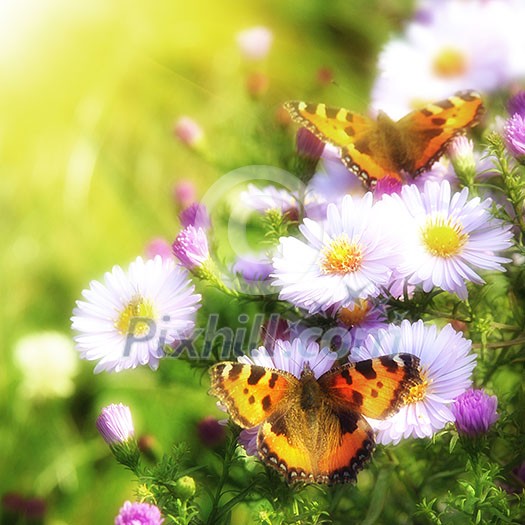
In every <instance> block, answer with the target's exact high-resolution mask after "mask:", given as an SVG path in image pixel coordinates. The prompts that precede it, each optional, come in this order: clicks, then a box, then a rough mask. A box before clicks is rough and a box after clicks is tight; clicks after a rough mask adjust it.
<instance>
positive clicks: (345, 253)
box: [321, 233, 363, 274]
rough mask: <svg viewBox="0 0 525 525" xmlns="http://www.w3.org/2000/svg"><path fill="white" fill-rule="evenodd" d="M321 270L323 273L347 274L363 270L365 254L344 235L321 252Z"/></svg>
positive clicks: (333, 240)
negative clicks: (362, 263)
mask: <svg viewBox="0 0 525 525" xmlns="http://www.w3.org/2000/svg"><path fill="white" fill-rule="evenodd" d="M321 254H322V260H321V270H322V272H323V273H339V274H346V273H351V272H356V271H357V270H359V268H361V262H362V260H363V254H362V252H361V248H360V246H359V245H358V244H356V243H352V242H350V239H349V238H348V235H346V233H343V234H341V235H339V237H336V238H335V239H332V241H331V242H330V244H329V245H328V246H325V247H324V248H323V250H322V252H321Z"/></svg>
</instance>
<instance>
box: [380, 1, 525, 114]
mask: <svg viewBox="0 0 525 525" xmlns="http://www.w3.org/2000/svg"><path fill="white" fill-rule="evenodd" d="M424 15H425V16H420V17H418V18H416V19H415V20H414V21H412V22H411V23H410V24H409V25H408V26H407V28H406V31H405V33H404V35H403V36H402V37H400V38H396V39H393V40H391V41H390V42H389V43H387V45H386V46H385V48H384V49H383V51H382V53H381V55H380V57H379V66H378V69H379V76H378V78H377V80H376V83H375V86H374V88H373V91H372V107H373V108H374V109H376V110H380V109H381V110H383V111H385V112H386V113H387V114H388V115H389V116H390V117H391V118H394V119H396V118H401V117H403V116H404V115H405V114H406V113H408V112H409V111H411V110H413V109H415V108H416V107H418V106H419V105H421V102H432V101H436V100H440V99H443V98H446V97H449V96H450V95H452V94H453V93H455V92H456V91H460V90H463V89H466V88H468V89H476V90H479V91H482V92H487V91H495V90H497V89H500V88H501V87H502V86H504V85H506V84H508V83H509V82H510V81H511V80H516V79H519V78H520V77H522V76H523V75H524V74H525V65H524V61H523V59H522V56H523V49H524V47H523V45H524V43H525V42H524V37H523V35H522V34H523V31H522V30H521V29H518V27H517V25H518V23H522V21H523V19H524V17H525V4H524V3H523V2H521V1H511V0H508V1H490V0H489V1H486V2H480V1H479V0H463V1H461V2H458V1H455V0H443V1H440V2H430V3H427V6H426V7H425V8H424ZM518 21H519V22H518Z"/></svg>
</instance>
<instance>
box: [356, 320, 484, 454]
mask: <svg viewBox="0 0 525 525" xmlns="http://www.w3.org/2000/svg"><path fill="white" fill-rule="evenodd" d="M470 349H471V341H469V340H467V339H465V338H464V337H463V336H462V335H461V334H460V333H458V332H456V331H455V330H454V329H453V328H452V327H451V326H450V325H449V324H447V325H445V326H444V327H443V328H442V329H441V330H439V331H438V329H437V328H436V327H435V326H425V325H424V324H423V321H418V322H417V323H413V324H411V323H410V322H409V321H407V320H405V321H403V322H402V323H401V326H395V325H390V326H389V327H388V328H386V329H380V330H379V331H378V332H377V334H376V335H371V336H369V337H368V338H367V339H366V341H365V343H364V346H362V347H359V348H354V349H353V350H352V353H351V355H350V360H351V361H361V360H364V359H371V358H374V357H379V356H382V355H389V354H397V353H409V354H414V355H415V356H417V357H419V359H420V367H421V378H422V380H423V381H422V383H421V384H419V385H416V386H414V387H412V388H411V390H410V393H409V395H408V398H407V401H406V404H405V405H404V406H403V407H401V409H400V410H399V411H398V412H397V413H396V414H394V415H393V416H391V417H389V418H387V419H385V420H383V421H380V420H376V419H371V418H367V419H368V421H369V423H370V424H371V426H372V428H373V429H374V430H375V431H376V432H377V442H378V443H382V444H388V443H394V444H396V443H399V441H401V439H403V438H408V437H410V436H413V437H418V438H422V437H430V436H432V435H433V434H434V433H435V432H436V431H438V430H440V429H442V428H443V427H444V426H445V425H446V424H447V423H448V422H450V421H454V414H453V413H452V411H451V408H450V405H451V404H452V403H453V402H454V400H455V399H456V398H457V397H458V396H459V395H460V394H462V393H463V392H465V391H466V390H467V388H469V387H470V385H471V383H472V381H471V375H472V371H473V370H474V367H475V366H476V356H475V355H474V354H472V353H470Z"/></svg>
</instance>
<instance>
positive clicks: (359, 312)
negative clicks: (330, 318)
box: [337, 299, 371, 326]
mask: <svg viewBox="0 0 525 525" xmlns="http://www.w3.org/2000/svg"><path fill="white" fill-rule="evenodd" d="M370 308H371V304H370V303H369V302H368V301H367V300H366V299H361V300H360V301H359V303H356V304H354V305H352V306H351V307H345V308H341V310H339V313H338V314H337V315H338V318H339V320H340V321H341V322H342V323H343V324H345V325H346V326H358V325H360V324H361V323H362V322H363V321H364V320H365V318H366V314H367V313H368V312H369V311H370Z"/></svg>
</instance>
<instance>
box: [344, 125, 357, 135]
mask: <svg viewBox="0 0 525 525" xmlns="http://www.w3.org/2000/svg"><path fill="white" fill-rule="evenodd" d="M345 133H346V134H347V135H350V136H353V135H355V129H354V128H353V127H352V126H346V128H345Z"/></svg>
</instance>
